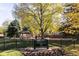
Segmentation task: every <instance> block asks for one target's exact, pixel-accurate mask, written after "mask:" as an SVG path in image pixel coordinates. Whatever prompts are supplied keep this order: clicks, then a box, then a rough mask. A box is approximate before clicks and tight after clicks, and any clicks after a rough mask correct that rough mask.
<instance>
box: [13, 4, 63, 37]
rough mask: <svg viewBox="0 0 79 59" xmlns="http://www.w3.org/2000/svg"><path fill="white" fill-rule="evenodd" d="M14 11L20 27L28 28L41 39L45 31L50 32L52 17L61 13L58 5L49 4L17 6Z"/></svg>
mask: <svg viewBox="0 0 79 59" xmlns="http://www.w3.org/2000/svg"><path fill="white" fill-rule="evenodd" d="M14 9H15V10H14V11H13V13H14V15H16V17H18V18H19V19H21V21H22V26H28V27H29V30H30V31H31V32H32V33H33V34H35V35H37V34H40V35H41V39H43V38H44V34H45V33H46V32H47V31H51V29H49V28H52V29H53V26H52V25H53V21H52V20H53V18H52V17H54V15H56V16H57V15H58V14H59V13H61V11H62V7H61V5H60V4H49V3H46V4H45V3H36V4H25V3H24V4H18V5H16V7H15V8H14Z"/></svg>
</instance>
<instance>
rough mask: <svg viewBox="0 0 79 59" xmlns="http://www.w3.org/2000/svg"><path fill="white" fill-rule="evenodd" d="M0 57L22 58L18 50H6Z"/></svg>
mask: <svg viewBox="0 0 79 59" xmlns="http://www.w3.org/2000/svg"><path fill="white" fill-rule="evenodd" d="M0 56H23V54H22V53H21V52H20V51H18V50H7V51H3V52H1V53H0Z"/></svg>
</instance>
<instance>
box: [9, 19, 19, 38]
mask: <svg viewBox="0 0 79 59" xmlns="http://www.w3.org/2000/svg"><path fill="white" fill-rule="evenodd" d="M19 31H20V26H19V22H18V21H17V20H14V21H12V22H11V23H10V24H9V26H8V29H7V36H8V37H14V36H16V37H18V36H19Z"/></svg>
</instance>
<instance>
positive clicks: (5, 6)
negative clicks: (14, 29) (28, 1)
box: [0, 3, 14, 26]
mask: <svg viewBox="0 0 79 59" xmlns="http://www.w3.org/2000/svg"><path fill="white" fill-rule="evenodd" d="M13 7H14V4H13V3H0V26H1V25H2V23H3V22H4V21H6V20H13V17H12V10H13Z"/></svg>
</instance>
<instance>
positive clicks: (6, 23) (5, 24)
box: [2, 20, 11, 32]
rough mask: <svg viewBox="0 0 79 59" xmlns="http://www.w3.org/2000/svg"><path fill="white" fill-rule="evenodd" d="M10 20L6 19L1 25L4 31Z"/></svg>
mask: <svg viewBox="0 0 79 59" xmlns="http://www.w3.org/2000/svg"><path fill="white" fill-rule="evenodd" d="M10 22H11V21H10V20H6V21H4V22H3V24H2V26H3V31H4V32H5V31H6V30H7V28H8V26H9V24H10Z"/></svg>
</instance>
